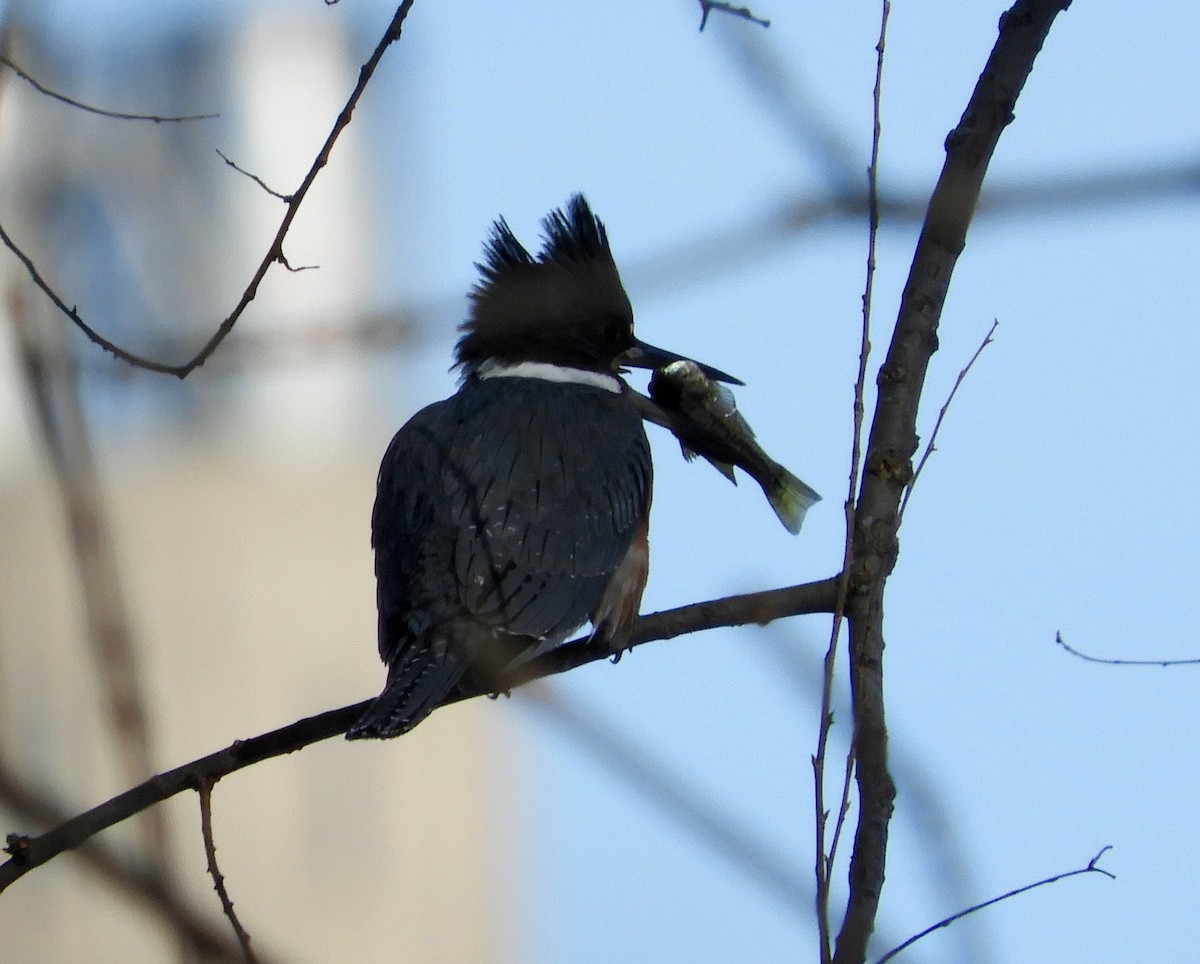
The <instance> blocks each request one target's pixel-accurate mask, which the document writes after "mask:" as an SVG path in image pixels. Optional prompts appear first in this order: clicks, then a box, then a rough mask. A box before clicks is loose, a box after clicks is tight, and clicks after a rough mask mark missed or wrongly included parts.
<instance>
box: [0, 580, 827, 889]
mask: <svg viewBox="0 0 1200 964" xmlns="http://www.w3.org/2000/svg"><path fill="white" fill-rule="evenodd" d="M836 596H837V578H836V577H833V578H829V579H822V580H820V581H819V582H810V583H805V584H804V585H800V586H788V587H786V588H783V589H771V590H767V591H764V592H757V593H748V594H745V595H741V596H729V597H726V598H724V599H713V600H709V601H707V602H699V603H693V604H691V605H690V606H681V607H679V608H678V609H669V610H666V611H665V612H660V613H654V614H652V615H650V616H643V617H641V618H640V619H639V620H638V621H637V623H636V624H635V626H634V630H633V642H632V645H633V646H637V645H640V644H642V643H648V642H651V641H653V640H660V639H672V638H674V637H676V636H682V635H684V634H686V633H693V632H698V631H700V630H703V629H716V628H717V627H721V626H744V625H746V624H747V623H759V624H765V623H769V622H771V621H772V620H775V619H780V618H782V617H785V616H798V615H801V614H805V613H828V612H832V611H833V606H834V602H835V599H836ZM587 639H588V638H587V637H586V636H585V637H581V638H580V639H577V640H575V641H573V642H571V643H567V644H566V645H563V646H560V647H559V648H558V649H555V650H552V651H551V652H549V653H546V654H545V655H544V656H541V657H539V658H537V659H534V660H530V661H529V662H528V663H526V664H524V665H523V666H521V667H519V669H518V670H517V671H515V672H513V673H512V674H511V675H510V677H509V678H508V679H505V680H503V681H502V685H503V686H504V687H505V688H514V687H517V686H520V685H522V684H524V683H528V682H530V681H532V680H535V679H541V678H542V677H545V676H553V675H555V674H557V673H564V672H566V671H567V670H570V669H574V668H576V667H578V666H583V665H585V664H586V663H591V662H595V661H596V660H599V659H604V658H606V657H607V656H608V655H609V653H608V651H607V650H606V649H604V648H597V647H595V646H591V645H589V644H588V641H587ZM484 695H486V691H485V690H483V689H481V688H478V687H476V688H470V689H466V690H464V691H462V692H459V693H458V694H457V695H456V696H454V698H453V699H451V700H449V701H448V702H458V701H460V700H465V699H472V698H474V697H477V696H484ZM370 702H371V701H370V700H364V701H363V702H361V703H354V704H351V705H350V706H343V707H339V708H338V709H335V710H328V711H326V712H324V713H319V714H318V715H316V716H310V717H307V718H306V719H302V720H297V721H296V722H295V723H291V724H289V725H287V726H284V727H280V728H279V729H277V730H272V731H271V732H269V733H263V734H262V735H260V736H256V737H252V738H250V739H248V740H237V741H235V742H234V743H232V744H230V745H229V746H227V747H226V748H225V749H223V750H218V751H217V752H215V753H210V754H209V755H208V756H205V757H201V758H200V759H198V760H193V761H191V762H190V763H185V764H183V765H182V766H178V767H176V768H175V769H174V770H168V771H167V772H165V773H160V774H158V775H157V776H155V777H151V778H150V779H149V780H147V781H146V782H145V783H142V784H139V785H138V786H136V787H132V788H131V789H129V790H126V791H125V792H124V793H121V794H119V795H117V796H115V797H113V798H112V799H110V800H107V801H105V802H104V803H102V804H100V805H99V806H96V807H93V808H92V809H91V810H88V811H86V812H85V813H81V814H79V815H78V816H76V817H73V818H72V819H70V820H68V821H66V822H65V823H62V824H59V825H58V826H57V827H55V828H54V829H52V830H50V831H48V832H47V833H44V834H42V835H41V836H37V837H28V836H24V835H22V834H15V833H12V834H9V835H8V840H7V846H6V848H5V850H6V851H7V852H8V853H9V854H10V855H11V857H10V859H9V860H8V861H7V862H5V863H4V864H0V891H3V890H4V889H5V888H6V887H8V885H9V884H11V883H13V882H14V881H16V880H19V879H20V878H21V877H23V876H24V875H25V874H27V873H28V872H29V871H31V870H33V869H34V868H35V867H40V866H41V865H42V864H44V863H46V862H47V861H48V860H50V859H52V858H54V857H56V856H58V855H59V854H60V853H62V852H63V851H65V850H71V849H72V848H75V847H78V846H80V845H81V844H82V843H84V842H85V841H86V840H88V839H89V838H91V837H92V836H94V835H95V834H97V833H99V832H100V831H101V830H106V829H107V828H109V827H112V826H114V825H116V824H118V823H120V822H121V821H123V820H126V819H128V818H129V817H131V816H133V815H134V814H135V813H140V812H141V811H142V810H145V809H146V808H147V807H152V806H154V804H156V803H161V802H162V801H163V800H166V799H168V798H169V797H173V796H175V795H176V794H177V793H181V792H182V791H184V790H199V788H200V787H201V785H202V783H203V781H205V780H216V779H219V778H221V777H223V776H226V775H228V774H230V773H233V772H235V771H237V770H241V769H242V768H244V767H248V766H251V765H253V764H255V763H259V762H261V761H263V760H268V759H271V758H272V757H277V756H283V755H284V754H285V753H292V752H294V751H296V750H300V749H303V748H304V747H306V746H308V745H309V744H312V743H318V742H320V741H321V740H328V739H329V738H330V737H334V736H339V735H340V734H342V733H344V732H345V731H346V729H347V727H349V726H350V724H351V723H353V722H354V721H355V720H356V719H358V717H359V716H360V715H361V714H362V712H363V711H364V710H365V709H366V708H367V706H368V705H370Z"/></svg>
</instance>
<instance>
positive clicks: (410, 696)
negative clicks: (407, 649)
mask: <svg viewBox="0 0 1200 964" xmlns="http://www.w3.org/2000/svg"><path fill="white" fill-rule="evenodd" d="M465 670H466V666H465V665H464V664H463V663H462V662H460V661H459V660H458V659H457V658H456V657H455V656H454V655H453V654H450V653H447V654H446V655H445V656H444V657H443V658H441V659H436V658H431V659H429V660H428V661H422V660H414V661H412V662H411V663H409V664H404V665H401V666H400V667H399V669H398V671H396V672H394V673H393V674H392V675H390V676H389V677H388V682H387V686H385V687H384V689H383V692H382V693H380V694H379V697H378V698H377V699H376V700H375V702H374V703H372V704H371V705H370V706H369V707H367V711H366V712H365V713H363V715H362V716H361V717H359V719H358V721H357V722H356V723H355V724H354V725H353V726H351V727H350V729H349V730H347V731H346V739H347V740H369V739H374V740H385V739H388V738H389V737H393V736H400V735H401V734H402V733H407V732H408V731H409V730H411V729H412V728H413V727H414V726H416V725H417V724H418V723H420V722H421V721H422V720H423V719H425V717H427V716H428V715H429V714H430V713H432V712H433V711H434V710H436V709H437V708H438V707H439V706H441V704H442V701H443V700H444V699H445V698H446V697H447V696H449V695H450V691H451V690H452V689H454V687H455V686H457V685H458V681H459V680H460V679H462V676H463V672H464V671H465Z"/></svg>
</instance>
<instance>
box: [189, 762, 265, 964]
mask: <svg viewBox="0 0 1200 964" xmlns="http://www.w3.org/2000/svg"><path fill="white" fill-rule="evenodd" d="M216 782H217V781H216V778H215V777H207V778H205V779H203V780H201V781H200V785H199V786H198V787H197V788H196V792H197V793H198V794H199V796H200V833H201V834H202V835H203V837H204V858H205V860H206V861H207V863H208V875H209V876H210V877H211V878H212V882H213V889H214V890H216V892H217V896H218V897H219V898H220V899H221V910H223V911H224V912H225V916H226V917H228V918H229V923H230V924H231V925H232V926H233V933H234V934H235V935H237V941H238V945H239V946H240V947H241V949H242V956H243V958H245V961H246V964H258V958H256V957H255V956H254V951H253V950H251V949H250V935H249V934H248V933H246V928H244V927H243V926H242V922H241V921H240V920H238V915H237V912H236V911H234V909H233V901H232V900H230V898H229V891H228V890H227V889H226V887H225V875H224V874H223V873H221V869H220V868H219V867H218V866H217V845H216V843H215V842H214V841H213V827H212V790H213V786H214V785H215V784H216Z"/></svg>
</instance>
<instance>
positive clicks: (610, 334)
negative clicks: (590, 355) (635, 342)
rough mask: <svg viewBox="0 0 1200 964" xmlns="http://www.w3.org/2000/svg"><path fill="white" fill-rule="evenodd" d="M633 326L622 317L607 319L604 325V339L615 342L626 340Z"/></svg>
mask: <svg viewBox="0 0 1200 964" xmlns="http://www.w3.org/2000/svg"><path fill="white" fill-rule="evenodd" d="M632 331H633V328H632V326H631V325H630V324H629V322H628V321H626V320H625V319H624V318H618V317H615V316H614V317H613V318H610V319H609V322H608V324H607V325H605V326H604V338H605V340H606V341H609V342H612V343H617V342H623V341H627V340H628V339H629V336H630V334H631V333H632Z"/></svg>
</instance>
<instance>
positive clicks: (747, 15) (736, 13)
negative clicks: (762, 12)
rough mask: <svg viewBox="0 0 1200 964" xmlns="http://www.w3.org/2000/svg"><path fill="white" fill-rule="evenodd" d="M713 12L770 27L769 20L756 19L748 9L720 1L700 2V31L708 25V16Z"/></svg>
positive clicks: (708, 0)
mask: <svg viewBox="0 0 1200 964" xmlns="http://www.w3.org/2000/svg"><path fill="white" fill-rule="evenodd" d="M714 10H720V11H721V13H727V14H729V15H730V16H731V17H738V18H739V19H741V20H749V21H750V22H751V23H756V24H758V25H759V26H760V27H769V26H771V21H770V20H764V19H763V18H762V17H756V16H755V15H754V13H753V12H752V11H751V10H750V8H749V7H738V6H735V5H734V4H732V3H722V2H721V0H700V30H701V32H703V31H704V28H705V27H706V26H707V25H708V15H709V14H710V13H712V12H713V11H714Z"/></svg>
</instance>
